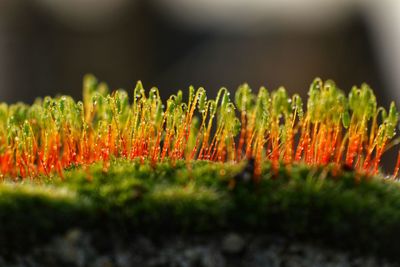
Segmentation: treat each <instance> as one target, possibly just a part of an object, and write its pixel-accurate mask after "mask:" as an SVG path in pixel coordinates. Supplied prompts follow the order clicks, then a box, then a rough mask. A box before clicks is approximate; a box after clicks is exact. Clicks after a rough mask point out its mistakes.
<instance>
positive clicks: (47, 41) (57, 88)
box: [0, 0, 400, 107]
mask: <svg viewBox="0 0 400 267" xmlns="http://www.w3.org/2000/svg"><path fill="white" fill-rule="evenodd" d="M89 72H90V73H93V74H95V75H96V76H97V77H98V78H99V79H101V80H104V81H106V82H107V83H108V84H109V85H110V87H111V88H113V89H115V88H120V87H122V88H125V89H127V90H130V89H131V88H132V87H133V86H134V85H135V83H136V81H137V80H139V79H140V80H142V82H143V83H144V85H145V87H146V88H149V87H151V86H157V87H158V88H159V89H160V90H161V93H162V95H163V96H164V97H165V96H167V95H169V94H170V93H171V92H176V90H178V89H184V88H187V87H188V86H189V85H191V84H192V85H194V86H196V87H198V86H204V87H205V88H206V89H207V90H209V91H211V92H215V91H216V90H217V89H219V88H220V87H221V86H226V87H228V88H229V89H230V90H231V91H233V90H235V89H236V87H237V86H238V85H239V84H241V83H243V82H248V83H249V84H250V86H251V87H253V88H255V89H257V88H258V87H259V86H260V85H265V86H266V87H267V88H269V89H274V88H276V87H278V86H280V85H284V86H285V87H286V89H287V90H288V91H289V92H291V93H293V92H300V93H301V94H302V95H303V96H305V95H306V92H307V90H308V86H309V84H310V82H311V81H312V80H313V79H314V78H315V77H316V76H320V77H321V78H323V79H328V78H329V79H334V80H335V81H336V82H337V84H338V85H339V87H341V88H342V89H343V90H346V91H348V90H349V89H350V88H351V86H353V85H360V84H361V83H362V82H367V83H368V84H370V85H371V86H372V87H373V88H374V89H375V91H376V92H377V94H378V101H379V103H380V104H381V105H384V106H386V107H387V106H388V105H389V103H390V100H396V101H397V103H398V104H400V101H399V100H400V75H399V74H400V1H397V0H381V1H373V0H370V1H368V0H365V1H364V0H324V1H320V0H217V1H216V0H196V1H189V0H0V101H6V102H16V101H24V102H28V103H31V102H32V101H33V100H34V99H35V98H36V97H37V96H45V95H55V94H57V93H62V94H69V95H72V96H74V97H75V98H80V97H81V83H82V77H83V75H84V74H85V73H89ZM214 94H215V93H214ZM211 95H213V93H211Z"/></svg>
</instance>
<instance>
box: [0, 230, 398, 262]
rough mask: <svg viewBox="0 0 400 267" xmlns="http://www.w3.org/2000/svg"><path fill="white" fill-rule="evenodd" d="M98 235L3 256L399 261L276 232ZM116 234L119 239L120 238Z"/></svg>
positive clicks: (74, 234) (74, 233) (71, 236)
mask: <svg viewBox="0 0 400 267" xmlns="http://www.w3.org/2000/svg"><path fill="white" fill-rule="evenodd" d="M94 240H95V238H93V236H92V235H91V234H89V233H86V232H83V231H82V230H79V229H72V230H70V231H69V232H67V233H66V234H65V235H63V236H59V237H56V238H54V239H53V240H51V241H50V242H49V243H48V244H45V245H43V246H40V247H37V248H34V249H32V250H31V251H30V252H29V253H28V254H24V255H14V256H13V257H11V258H10V257H7V260H6V259H5V258H2V257H0V266H7V267H53V266H54V267H64V266H65V267H67V266H68V267H86V266H87V267H131V266H143V267H169V266H171V267H192V266H193V267H229V266H236V267H245V266H246V267H358V266H359V267H395V266H400V265H399V264H396V263H389V262H386V261H385V260H382V259H378V258H375V257H370V256H363V257H360V256H354V255H350V254H348V253H344V252H339V251H334V250H329V249H325V248H321V247H318V246H313V245H311V244H307V243H300V242H292V241H289V240H287V239H284V238H281V237H277V236H262V235H253V234H238V233H226V234H219V235H208V236H207V235H205V236H191V237H190V238H189V237H188V236H185V237H184V236H168V237H159V238H157V240H155V239H149V238H147V237H145V236H136V237H133V238H131V240H130V241H129V242H126V241H124V242H122V241H118V238H117V239H110V240H107V242H105V243H108V247H107V246H106V247H104V246H103V247H102V248H99V246H98V244H97V243H96V242H95V241H94ZM115 240H117V241H115Z"/></svg>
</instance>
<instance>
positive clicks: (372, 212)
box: [0, 160, 400, 258]
mask: <svg viewBox="0 0 400 267" xmlns="http://www.w3.org/2000/svg"><path fill="white" fill-rule="evenodd" d="M248 167H249V166H246V165H245V164H239V165H232V164H229V163H225V164H220V163H210V162H205V161H194V162H192V163H191V164H190V165H188V164H187V163H185V162H183V161H176V162H174V163H171V162H164V163H160V164H158V165H155V166H152V165H151V164H149V163H147V162H145V163H143V164H140V163H139V162H131V161H126V160H113V161H112V162H111V164H110V167H109V169H108V170H107V171H104V170H103V165H102V164H101V163H97V164H94V165H91V166H89V167H85V168H84V167H74V168H71V169H69V170H67V171H66V172H65V174H64V176H65V177H64V180H62V179H61V178H59V177H53V178H52V179H48V180H47V182H41V183H40V184H39V183H35V182H31V183H27V182H24V183H11V182H7V183H3V184H1V185H0V247H2V248H4V247H6V248H8V249H7V250H4V251H6V252H7V251H8V252H10V251H13V250H21V249H26V248H29V247H30V246H31V245H32V244H36V243H38V242H41V241H44V240H46V238H48V237H51V236H53V235H54V234H57V233H60V232H62V231H64V230H65V229H67V228H71V227H83V228H87V229H91V230H94V231H97V230H98V231H103V230H112V231H123V232H124V233H127V232H128V233H138V232H140V233H147V234H150V235H151V234H156V235H158V234H163V233H169V232H181V233H189V234H190V233H192V232H200V233H201V232H205V231H207V232H209V231H221V230H238V231H254V232H260V233H281V234H283V235H287V236H290V237H292V238H301V239H307V240H312V241H315V242H322V243H325V244H328V245H330V246H335V247H340V248H345V249H351V250H355V251H358V252H363V253H364V252H368V253H375V254H379V255H384V256H388V257H392V258H396V257H397V258H398V257H399V256H398V253H397V249H396V248H397V241H398V240H399V238H400V188H399V185H398V184H397V182H394V181H392V180H384V179H383V178H381V177H367V176H363V175H362V174H355V173H353V172H349V171H347V172H346V171H341V172H340V173H337V174H336V175H334V173H335V172H334V171H333V170H332V169H331V168H330V167H326V168H319V167H309V166H304V165H294V166H290V167H285V166H283V165H282V166H281V167H280V168H279V169H278V170H275V171H273V170H272V169H271V166H270V165H269V164H266V165H265V166H264V167H263V174H262V177H261V179H260V182H259V183H253V182H252V181H247V180H246V179H244V177H245V174H246V170H247V169H248ZM233 181H235V182H236V183H235V186H234V187H232V185H233ZM4 251H2V252H3V253H5V252H4Z"/></svg>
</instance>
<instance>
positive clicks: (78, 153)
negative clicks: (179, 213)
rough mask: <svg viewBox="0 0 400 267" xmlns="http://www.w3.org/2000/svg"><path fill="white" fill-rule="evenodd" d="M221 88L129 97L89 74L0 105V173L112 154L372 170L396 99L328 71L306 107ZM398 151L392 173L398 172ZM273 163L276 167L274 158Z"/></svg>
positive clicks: (33, 172) (21, 173)
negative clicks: (384, 99) (388, 100)
mask: <svg viewBox="0 0 400 267" xmlns="http://www.w3.org/2000/svg"><path fill="white" fill-rule="evenodd" d="M232 98H234V101H232V100H231V95H230V93H229V91H228V90H227V89H226V88H221V89H220V90H219V92H218V94H217V97H216V98H215V99H207V96H206V91H205V89H203V88H199V89H197V90H196V89H195V88H194V87H190V88H189V94H188V97H187V99H188V100H187V101H184V97H183V93H182V91H178V92H177V93H176V94H175V95H172V96H170V97H169V98H168V99H167V100H166V102H163V101H162V100H161V98H160V95H159V91H158V89H157V88H151V89H150V90H149V91H148V92H146V91H145V90H144V88H143V86H142V83H141V82H138V83H137V84H136V87H135V88H134V90H133V96H132V98H131V99H129V94H128V93H127V92H126V91H124V90H117V91H114V92H112V93H109V89H108V87H107V85H106V84H105V83H98V82H97V80H96V78H95V77H93V76H91V75H87V76H86V77H85V78H84V82H83V101H74V99H72V98H71V97H69V96H61V97H56V98H51V97H45V98H44V99H39V100H36V101H35V103H34V104H33V105H31V106H30V105H25V104H21V103H18V104H13V105H7V104H5V103H2V104H0V171H1V175H2V177H22V178H25V177H32V178H34V177H37V176H39V175H46V176H47V175H51V174H52V173H58V174H59V175H60V176H62V174H63V170H64V169H65V168H68V167H70V166H76V165H83V166H84V165H87V164H91V163H94V162H97V161H100V162H103V164H104V165H103V166H104V169H107V168H108V165H109V162H110V160H111V159H112V158H115V157H117V158H125V159H131V160H133V159H140V161H141V162H144V161H149V162H151V163H152V164H157V163H158V162H161V161H168V162H171V163H172V164H173V163H174V162H176V161H177V160H185V161H186V162H187V163H188V164H190V162H191V161H193V160H208V161H218V162H239V161H242V160H245V159H250V158H251V159H254V179H258V178H257V177H260V174H261V169H262V166H263V163H265V162H267V161H268V162H270V163H271V164H272V166H273V169H274V168H277V166H278V165H279V163H284V164H287V165H290V164H293V163H297V162H303V163H306V164H308V165H328V164H329V165H332V166H336V167H338V168H339V167H342V166H346V167H348V168H351V169H355V170H357V171H361V172H364V173H367V174H375V173H377V172H379V166H380V160H381V158H382V154H383V153H384V152H385V151H386V150H387V149H388V148H391V147H393V146H394V145H395V144H396V143H397V140H395V139H394V137H395V134H396V133H395V131H396V127H397V123H398V117H399V114H398V112H397V109H396V106H395V104H394V103H392V104H391V105H390V108H389V110H388V111H387V110H386V109H384V108H383V107H378V106H377V103H376V98H375V95H374V93H373V91H372V90H371V88H370V87H368V85H366V84H362V85H361V87H360V88H358V87H353V88H352V89H351V92H350V94H349V95H348V96H346V95H345V94H344V93H343V92H342V91H341V90H340V89H338V87H337V86H336V85H335V83H334V82H333V81H331V80H328V81H325V82H324V81H322V80H321V79H319V78H317V79H315V80H314V81H313V82H312V83H311V86H310V89H309V93H308V100H307V103H306V107H307V108H306V110H305V109H304V108H303V101H302V99H301V98H300V96H299V95H296V94H295V95H293V96H289V95H288V94H287V92H286V90H285V89H284V88H283V87H281V88H279V89H277V90H275V91H272V92H270V91H268V90H267V89H266V88H264V87H261V88H260V89H259V90H258V93H253V92H252V90H251V89H250V87H249V86H248V85H247V84H243V85H241V86H240V87H239V88H238V89H237V91H236V93H235V95H234V97H232ZM399 165H400V157H399V159H398V160H397V165H396V166H395V170H394V173H393V177H396V176H397V174H398V170H399ZM274 166H275V167H274Z"/></svg>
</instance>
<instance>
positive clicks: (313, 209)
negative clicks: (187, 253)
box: [0, 75, 400, 259]
mask: <svg viewBox="0 0 400 267" xmlns="http://www.w3.org/2000/svg"><path fill="white" fill-rule="evenodd" d="M234 102H235V103H234ZM234 102H232V101H231V100H230V94H229V92H228V90H227V89H225V88H222V89H221V90H220V91H219V92H218V95H217V97H216V98H215V99H210V100H208V99H207V96H206V92H205V90H204V89H203V88H199V89H198V90H195V89H194V88H193V87H190V88H189V96H188V99H187V101H184V100H183V94H182V92H181V91H178V93H177V94H175V95H172V96H171V97H170V98H169V99H168V100H167V101H166V102H162V100H161V98H160V96H159V92H158V90H157V89H156V88H152V89H151V90H150V91H149V93H148V94H146V92H145V90H144V89H143V86H142V84H141V83H140V82H139V83H138V84H137V85H136V87H135V89H134V90H133V99H132V100H131V101H129V98H128V94H127V93H126V92H125V91H123V90H117V91H115V92H114V93H112V94H110V93H109V92H108V88H107V86H106V85H105V84H104V83H98V82H97V80H96V79H95V78H94V77H93V76H90V75H89V76H87V77H86V78H85V80H84V94H83V101H77V102H76V101H74V100H73V99H72V98H70V97H67V96H61V97H58V98H50V97H46V98H44V99H43V100H38V101H36V102H35V103H34V104H33V105H32V106H28V105H24V104H16V105H6V104H1V105H0V173H1V178H2V179H3V180H4V181H3V182H2V183H1V184H0V248H1V251H0V253H2V254H6V253H13V252H14V251H21V250H24V249H28V248H29V247H31V246H32V245H33V244H37V243H39V242H44V241H45V240H46V239H47V238H49V237H51V236H53V235H55V234H57V233H60V232H62V231H64V230H65V229H67V228H73V227H81V228H84V229H88V230H90V231H98V232H101V233H107V232H121V231H122V232H123V233H124V234H121V236H130V235H129V234H135V233H139V232H140V233H147V234H149V235H160V234H165V233H170V232H172V233H193V232H197V233H198V232H200V233H202V232H206V231H207V232H209V231H223V230H243V231H254V232H263V233H280V234H283V235H287V236H290V237H293V238H302V239H309V240H313V241H316V242H324V243H326V244H329V245H333V246H336V247H343V248H350V249H353V250H357V251H359V252H369V253H376V254H381V255H384V256H388V257H392V258H397V259H398V258H399V256H398V255H397V249H396V248H397V247H396V244H397V241H398V239H399V238H400V190H399V185H398V184H397V182H396V181H395V179H386V180H385V179H383V178H382V176H381V175H380V174H379V163H380V159H381V157H382V154H383V152H384V151H385V150H386V149H388V148H390V147H392V146H393V145H395V144H396V140H394V139H393V138H394V136H395V128H396V125H397V122H398V112H397V110H396V107H395V105H394V103H392V104H391V106H390V108H389V110H388V111H386V110H385V109H384V108H382V107H378V106H377V104H376V99H375V96H374V94H373V92H372V90H371V89H370V88H369V87H368V86H367V85H365V84H363V85H362V86H361V87H360V88H357V87H354V88H353V89H352V90H351V92H350V94H349V96H347V97H346V96H345V95H344V93H343V92H342V91H341V90H340V89H339V88H338V87H337V86H336V85H335V84H334V83H333V82H332V81H329V80H328V81H325V82H323V81H322V80H321V79H318V78H317V79H315V80H314V81H313V83H312V84H311V86H310V90H309V99H308V101H307V110H304V109H303V102H302V100H301V98H300V97H299V96H298V95H293V96H288V94H287V93H286V91H285V89H284V88H279V89H277V90H275V91H272V92H269V91H268V90H267V89H266V88H264V87H262V88H260V90H259V92H258V93H257V94H254V93H253V92H252V91H251V89H250V88H249V86H248V85H246V84H245V85H242V86H240V87H239V89H238V90H237V92H236V94H235V101H234ZM237 113H238V114H237ZM237 115H239V116H237ZM399 166H400V157H399V160H398V162H397V165H396V167H395V171H394V174H393V177H396V176H397V173H398V169H399ZM28 178H30V179H28ZM127 233H128V234H127Z"/></svg>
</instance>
